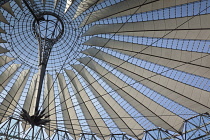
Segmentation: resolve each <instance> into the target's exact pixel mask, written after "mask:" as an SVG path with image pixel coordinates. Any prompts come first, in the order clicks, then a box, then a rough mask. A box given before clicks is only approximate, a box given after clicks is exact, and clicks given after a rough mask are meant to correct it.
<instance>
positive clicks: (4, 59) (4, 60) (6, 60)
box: [0, 55, 14, 67]
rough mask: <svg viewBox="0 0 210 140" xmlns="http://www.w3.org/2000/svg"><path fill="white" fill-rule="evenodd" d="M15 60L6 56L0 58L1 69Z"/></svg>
mask: <svg viewBox="0 0 210 140" xmlns="http://www.w3.org/2000/svg"><path fill="white" fill-rule="evenodd" d="M12 60H14V58H12V57H8V56H6V55H2V56H0V67H1V66H3V65H5V64H7V63H9V62H10V61H12Z"/></svg>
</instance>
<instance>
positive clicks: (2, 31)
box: [0, 27, 6, 52]
mask: <svg viewBox="0 0 210 140" xmlns="http://www.w3.org/2000/svg"><path fill="white" fill-rule="evenodd" d="M0 33H6V32H5V31H4V30H3V29H2V28H1V27H0ZM0 48H2V47H1V46H0ZM0 52H1V51H0Z"/></svg>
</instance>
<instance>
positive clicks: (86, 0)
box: [73, 0, 104, 19]
mask: <svg viewBox="0 0 210 140" xmlns="http://www.w3.org/2000/svg"><path fill="white" fill-rule="evenodd" d="M102 1H104V0H83V1H82V2H81V3H80V4H79V6H78V8H77V11H76V13H75V15H74V18H73V19H75V18H77V17H78V16H79V15H81V14H82V13H83V12H85V11H86V10H87V9H89V8H90V7H91V6H93V5H95V4H98V3H100V2H102Z"/></svg>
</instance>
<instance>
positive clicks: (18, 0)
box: [15, 0, 23, 9]
mask: <svg viewBox="0 0 210 140" xmlns="http://www.w3.org/2000/svg"><path fill="white" fill-rule="evenodd" d="M15 2H16V3H17V5H18V6H19V7H20V8H21V9H23V5H22V0H15Z"/></svg>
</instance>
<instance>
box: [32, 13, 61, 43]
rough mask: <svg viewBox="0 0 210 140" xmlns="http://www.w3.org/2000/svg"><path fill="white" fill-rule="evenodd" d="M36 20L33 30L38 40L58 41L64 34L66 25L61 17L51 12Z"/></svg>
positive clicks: (40, 15) (39, 16) (41, 15)
mask: <svg viewBox="0 0 210 140" xmlns="http://www.w3.org/2000/svg"><path fill="white" fill-rule="evenodd" d="M37 17H38V21H37V20H34V22H33V30H34V34H35V36H36V37H37V38H39V39H40V38H41V39H47V40H51V41H54V42H56V41H58V40H59V39H60V38H61V37H62V35H63V33H64V25H63V22H62V20H61V19H60V17H59V16H58V15H56V14H54V13H51V12H45V13H42V14H39V15H38V16H37Z"/></svg>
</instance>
